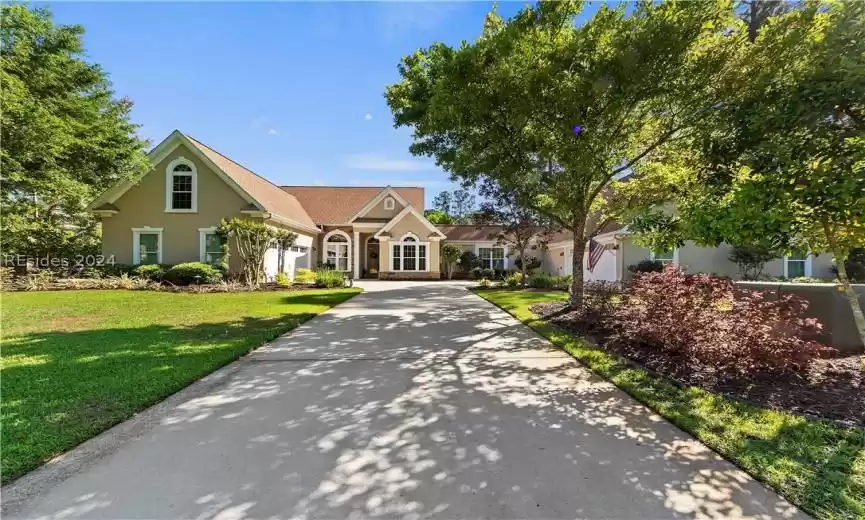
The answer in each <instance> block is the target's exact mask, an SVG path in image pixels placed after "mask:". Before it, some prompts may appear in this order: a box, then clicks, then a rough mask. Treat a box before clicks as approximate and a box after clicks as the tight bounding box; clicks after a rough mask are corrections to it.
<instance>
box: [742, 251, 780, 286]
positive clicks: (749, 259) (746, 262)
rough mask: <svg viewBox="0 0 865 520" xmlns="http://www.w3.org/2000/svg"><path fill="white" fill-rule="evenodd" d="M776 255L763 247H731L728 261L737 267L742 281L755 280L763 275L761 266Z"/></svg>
mask: <svg viewBox="0 0 865 520" xmlns="http://www.w3.org/2000/svg"><path fill="white" fill-rule="evenodd" d="M776 257H777V255H776V254H775V253H773V252H771V251H769V250H768V249H766V248H764V247H759V246H733V250H732V251H731V253H730V261H731V262H733V263H735V264H736V265H737V266H738V267H739V274H741V275H742V279H743V280H756V279H758V278H760V275H761V274H763V266H765V265H766V262H769V261H771V260H773V259H774V258H776Z"/></svg>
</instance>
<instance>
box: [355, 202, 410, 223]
mask: <svg viewBox="0 0 865 520" xmlns="http://www.w3.org/2000/svg"><path fill="white" fill-rule="evenodd" d="M385 200H387V197H385V198H384V199H382V200H381V201H380V202H379V203H378V204H376V205H375V206H374V207H373V208H372V209H370V210H369V211H368V212H367V213H366V214H364V215H362V216H361V217H360V218H388V219H389V218H393V217H394V216H396V214H397V213H399V212H400V211H402V210H403V208H405V206H403V205H402V204H400V203H399V201H398V200H396V199H394V201H393V209H384V201H385Z"/></svg>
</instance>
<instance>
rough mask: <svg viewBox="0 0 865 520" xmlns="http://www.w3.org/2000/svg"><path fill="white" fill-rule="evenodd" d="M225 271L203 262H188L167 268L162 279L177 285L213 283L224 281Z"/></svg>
mask: <svg viewBox="0 0 865 520" xmlns="http://www.w3.org/2000/svg"><path fill="white" fill-rule="evenodd" d="M222 278H223V272H222V271H220V270H219V269H217V268H216V267H214V266H212V265H210V264H205V263H202V262H187V263H185V264H177V265H174V266H171V267H170V268H168V269H166V270H165V272H164V274H163V275H162V279H163V280H165V281H166V282H171V283H173V284H175V285H191V284H213V283H219V282H221V281H222Z"/></svg>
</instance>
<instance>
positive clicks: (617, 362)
mask: <svg viewBox="0 0 865 520" xmlns="http://www.w3.org/2000/svg"><path fill="white" fill-rule="evenodd" d="M469 290H470V291H471V292H472V293H474V294H475V295H477V296H479V297H480V298H483V300H484V301H487V302H489V303H491V304H492V305H495V306H496V307H497V308H499V309H501V310H502V311H504V312H506V313H508V314H509V315H510V316H512V317H514V318H515V319H516V320H518V321H520V322H521V323H523V324H524V325H526V326H528V327H529V328H531V329H532V330H533V331H534V332H535V333H537V334H539V335H540V336H542V337H543V338H545V339H546V340H547V341H549V342H550V343H552V344H553V345H555V346H556V347H558V348H560V349H562V350H563V351H564V352H566V353H567V354H568V355H569V356H571V357H573V358H574V360H576V361H577V362H578V363H580V364H581V365H582V366H584V367H585V368H586V369H588V370H589V371H591V372H592V373H593V374H595V375H597V376H599V377H601V378H602V379H604V380H605V381H608V382H609V383H611V384H613V385H615V386H616V387H617V388H619V389H620V390H622V391H623V392H625V393H626V394H628V395H630V396H631V397H633V398H634V399H636V400H637V401H638V402H640V403H641V404H643V405H644V406H646V407H647V408H649V409H650V410H652V411H653V412H655V413H657V414H658V415H660V416H661V417H663V418H664V420H666V421H668V422H669V423H670V424H672V425H673V426H675V427H676V428H678V429H679V430H681V431H682V432H684V433H686V434H687V435H690V436H691V437H693V438H695V439H696V440H698V441H699V442H701V443H703V444H704V445H706V446H707V447H708V448H709V449H711V450H712V451H713V452H714V453H716V454H717V455H718V456H719V457H721V458H723V459H724V460H726V461H728V462H730V463H731V464H733V465H734V466H736V467H737V468H739V469H741V470H742V471H744V472H745V473H747V474H748V475H750V476H751V477H752V478H754V479H755V480H757V481H758V482H760V483H761V484H763V485H764V486H766V487H768V488H769V489H771V490H773V491H775V492H776V493H777V494H778V495H780V496H781V497H782V498H783V499H784V500H787V501H788V502H789V503H790V504H792V505H793V506H795V507H796V508H797V509H799V510H800V511H802V512H803V513H806V514H807V515H809V516H811V517H813V518H824V516H823V515H821V514H820V513H821V511H819V510H815V509H814V508H812V507H809V506H808V505H807V504H805V503H803V502H802V501H799V500H796V498H795V497H792V496H790V495H788V494H787V493H786V492H785V489H783V488H782V487H780V486H778V485H777V484H776V483H774V482H772V481H771V480H770V479H769V478H766V475H763V474H761V473H759V472H757V471H754V470H752V469H749V468H748V467H747V466H746V465H743V464H742V463H741V461H740V460H738V458H737V457H736V456H735V455H734V454H730V453H727V452H726V450H724V449H723V448H722V447H720V446H718V445H717V443H715V442H713V440H712V439H711V438H709V437H706V436H701V435H700V433H699V432H698V431H695V430H693V429H691V428H689V427H688V425H687V424H686V423H685V422H684V421H682V420H679V417H678V416H677V415H676V414H674V413H668V412H666V411H665V409H664V407H663V406H659V404H660V403H659V402H658V401H655V400H652V399H649V398H646V396H644V395H641V394H639V393H638V392H635V391H633V390H634V389H635V388H633V387H631V386H629V385H624V384H619V383H618V382H616V380H615V376H616V375H618V374H621V373H623V372H626V371H632V372H635V373H637V374H639V376H640V377H639V378H636V379H635V381H634V382H633V383H632V385H634V386H636V387H637V388H639V387H640V386H643V387H645V388H648V387H649V385H648V384H642V383H641V381H649V382H652V383H660V384H663V385H671V386H673V387H675V388H678V389H679V390H680V391H685V390H687V389H688V388H690V389H696V390H697V391H699V392H702V393H705V394H708V395H711V396H713V397H714V398H716V399H720V400H722V401H724V402H725V403H730V404H731V405H735V406H737V407H746V408H751V409H757V410H768V411H771V412H774V413H778V414H782V415H784V416H786V417H789V418H790V419H791V420H802V421H807V422H817V423H822V424H825V425H827V426H829V427H831V428H835V429H838V430H852V431H857V432H858V431H859V430H860V429H859V428H857V427H855V426H846V425H840V424H837V423H835V422H833V421H827V420H824V419H820V418H807V417H802V416H797V415H793V414H790V413H787V412H784V411H781V410H771V409H764V408H761V407H758V406H756V405H753V404H750V403H745V402H742V401H737V400H734V399H730V398H728V397H726V396H724V395H722V394H718V393H714V392H710V391H708V390H705V389H703V388H699V387H694V386H690V387H687V388H686V387H683V386H682V385H681V384H679V383H677V382H676V381H674V380H671V379H669V378H667V377H665V376H663V375H661V374H657V373H654V372H652V371H650V370H647V369H645V368H643V367H640V366H638V365H636V364H634V363H633V362H631V361H629V360H627V359H626V358H623V357H621V356H618V355H615V354H612V353H610V352H607V351H606V350H604V349H602V348H601V347H599V346H598V345H596V344H594V343H593V342H592V341H591V340H589V339H587V338H584V337H581V336H578V335H577V334H574V333H572V332H569V331H567V330H565V329H562V328H560V327H557V326H555V325H553V324H551V323H548V322H546V321H544V320H543V319H542V318H540V317H538V316H537V315H536V314H535V313H533V312H531V311H530V310H528V313H529V314H530V316H531V317H530V318H524V317H521V316H518V315H517V314H516V313H515V312H512V311H511V310H510V309H508V308H506V307H504V306H502V305H499V303H498V302H496V301H494V300H492V299H490V298H488V297H487V296H488V294H489V293H491V292H493V291H496V292H500V291H505V290H508V289H502V288H491V289H478V288H470V289H469ZM538 292H548V291H538ZM485 293H486V294H485ZM516 311H518V309H516ZM565 339H567V340H570V341H571V342H574V343H577V344H580V345H582V346H583V347H584V348H587V349H589V350H591V351H592V353H593V354H596V355H597V356H598V358H601V359H600V360H599V361H602V362H604V363H606V364H609V365H611V366H610V369H612V368H618V369H621V370H620V371H619V372H616V373H611V372H610V369H605V368H604V366H598V361H595V362H592V360H591V359H584V356H580V355H579V354H578V352H577V351H576V348H575V347H574V346H572V345H570V344H569V343H568V341H565ZM850 513H853V514H854V515H855V512H853V511H850ZM853 517H854V516H851V518H853ZM829 518H835V516H830V517H829Z"/></svg>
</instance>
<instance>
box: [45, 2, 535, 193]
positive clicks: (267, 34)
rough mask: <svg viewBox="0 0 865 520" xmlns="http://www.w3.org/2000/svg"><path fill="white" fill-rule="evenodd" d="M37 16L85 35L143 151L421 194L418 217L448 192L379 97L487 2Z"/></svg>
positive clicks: (113, 10) (467, 29)
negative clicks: (171, 140) (181, 145)
mask: <svg viewBox="0 0 865 520" xmlns="http://www.w3.org/2000/svg"><path fill="white" fill-rule="evenodd" d="M40 5H48V6H49V7H50V8H51V9H52V11H53V12H54V16H55V21H57V22H58V23H64V24H69V23H78V24H81V25H83V26H84V28H85V30H86V34H85V37H84V39H85V47H86V50H87V54H88V57H89V59H90V60H91V61H93V62H96V63H99V64H100V65H102V66H103V68H104V69H105V70H106V71H107V72H108V73H109V74H110V76H111V80H112V82H113V84H114V89H115V91H116V93H117V95H118V96H127V97H129V98H131V99H132V100H133V101H134V103H135V108H134V110H133V119H134V120H135V121H136V122H137V123H139V124H140V125H141V128H140V134H141V136H142V137H145V138H147V139H150V140H151V141H152V142H153V144H156V143H158V142H159V141H160V140H161V139H163V138H164V137H165V136H167V135H168V134H169V133H170V132H171V131H172V130H173V129H175V128H177V129H179V130H181V131H183V132H186V133H188V134H190V135H192V136H194V137H196V138H198V139H200V140H201V141H202V142H204V143H207V144H208V145H210V146H213V147H214V148H216V149H217V150H219V151H221V152H223V153H225V154H226V155H228V156H230V157H231V158H233V159H235V160H236V161H238V162H240V163H242V164H244V165H246V166H247V167H249V168H251V169H252V170H254V171H255V172H257V173H259V174H261V175H264V176H265V177H267V178H269V179H271V180H272V181H274V182H276V183H277V184H323V185H328V184H337V185H386V184H391V185H420V186H424V187H425V188H426V189H427V204H428V206H429V201H431V199H432V197H433V196H435V194H436V193H438V192H439V191H441V190H443V189H453V188H455V187H456V186H454V185H452V184H451V183H450V182H449V181H448V177H447V175H446V174H445V173H444V172H442V171H441V170H439V169H438V168H436V167H435V165H434V164H432V162H431V161H430V160H428V159H426V158H415V157H412V156H411V155H410V154H409V153H408V146H409V144H410V142H411V138H410V133H409V131H408V130H407V129H400V130H396V129H394V128H393V123H392V119H391V115H390V111H389V110H388V108H387V105H386V103H385V101H384V97H383V93H384V88H385V85H387V84H390V83H393V82H395V81H397V80H398V79H399V75H398V73H397V64H398V63H399V60H400V58H401V57H402V56H404V55H406V54H409V53H411V52H413V51H414V50H416V49H417V48H419V47H425V46H428V45H429V44H430V43H432V42H433V41H443V42H445V43H449V44H457V43H459V42H460V41H461V40H463V39H468V40H471V39H474V38H475V37H476V36H477V35H478V34H479V32H480V29H481V26H482V23H483V18H484V15H485V14H486V13H487V12H488V11H489V10H490V9H491V7H492V4H491V3H488V2H468V3H451V2H432V3H422V2H386V3H377V2H376V3H373V2H351V3H340V2H321V3H290V2H279V3H257V2H256V3H252V2H249V3H203V2H202V3H158V2H157V3H49V4H40ZM523 5H524V3H523V2H505V3H500V4H499V13H501V14H502V15H504V16H510V15H512V14H514V13H515V12H516V11H518V10H519V9H520V7H521V6H523Z"/></svg>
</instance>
